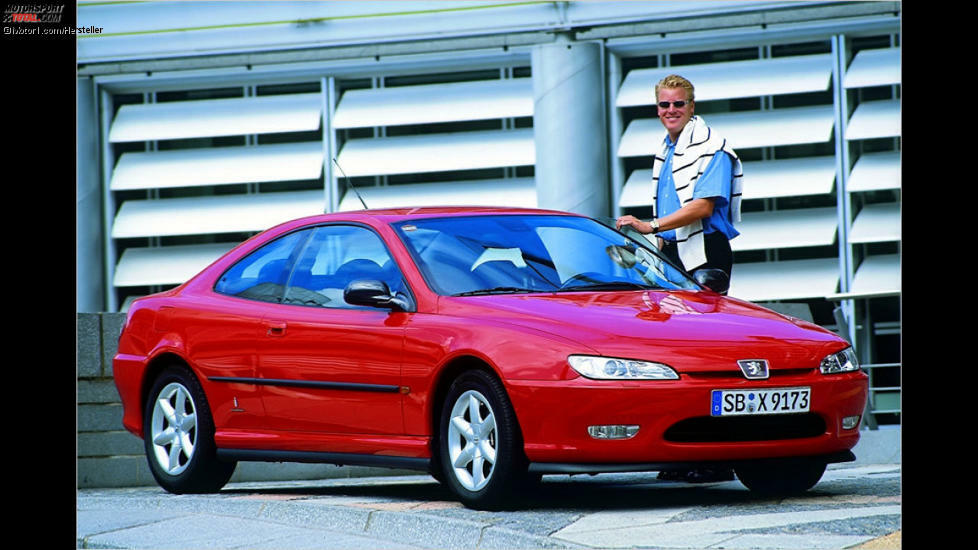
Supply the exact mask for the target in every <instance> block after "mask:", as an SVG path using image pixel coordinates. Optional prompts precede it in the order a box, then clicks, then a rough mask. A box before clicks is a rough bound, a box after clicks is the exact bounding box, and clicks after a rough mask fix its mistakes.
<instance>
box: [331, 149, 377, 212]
mask: <svg viewBox="0 0 978 550" xmlns="http://www.w3.org/2000/svg"><path fill="white" fill-rule="evenodd" d="M333 164H335V165H336V167H337V168H339V169H340V173H341V174H343V177H344V178H346V184H347V186H349V187H350V189H353V192H354V193H356V194H357V198H358V199H360V204H362V205H363V209H364V210H369V208H367V203H365V202H363V197H361V196H360V192H359V191H357V188H356V186H355V185H353V180H351V179H350V178H349V177H348V176H347V175H346V172H344V171H343V167H342V166H340V163H338V162H336V158H335V157H334V158H333Z"/></svg>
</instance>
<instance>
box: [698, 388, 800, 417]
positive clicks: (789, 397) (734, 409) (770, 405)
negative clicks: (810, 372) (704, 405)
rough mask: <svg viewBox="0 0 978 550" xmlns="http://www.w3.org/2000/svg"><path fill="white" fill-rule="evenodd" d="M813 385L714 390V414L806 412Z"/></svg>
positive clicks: (712, 400)
mask: <svg viewBox="0 0 978 550" xmlns="http://www.w3.org/2000/svg"><path fill="white" fill-rule="evenodd" d="M811 396H812V389H811V388H807V387H806V388H771V389H763V390H713V394H712V396H711V400H710V415H711V416H737V415H745V414H788V413H798V412H807V411H808V409H809V407H810V406H811Z"/></svg>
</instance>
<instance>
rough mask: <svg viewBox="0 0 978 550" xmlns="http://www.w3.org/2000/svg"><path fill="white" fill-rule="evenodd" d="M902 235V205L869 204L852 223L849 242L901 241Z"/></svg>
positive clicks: (896, 203) (891, 203) (894, 203)
mask: <svg viewBox="0 0 978 550" xmlns="http://www.w3.org/2000/svg"><path fill="white" fill-rule="evenodd" d="M900 235H901V230H900V203H898V202H890V203H877V204H867V205H866V206H864V207H863V209H862V210H860V211H859V214H857V215H856V219H855V221H853V222H852V232H851V233H850V234H849V241H850V242H852V243H878V242H887V241H899V240H900Z"/></svg>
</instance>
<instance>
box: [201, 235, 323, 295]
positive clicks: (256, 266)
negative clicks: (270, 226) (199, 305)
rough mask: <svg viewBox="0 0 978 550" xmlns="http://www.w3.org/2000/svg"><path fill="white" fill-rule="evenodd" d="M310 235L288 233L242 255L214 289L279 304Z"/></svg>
mask: <svg viewBox="0 0 978 550" xmlns="http://www.w3.org/2000/svg"><path fill="white" fill-rule="evenodd" d="M311 233H312V230H305V231H298V232H295V233H290V234H288V235H286V236H284V237H282V238H279V239H276V240H274V241H272V242H270V243H268V244H266V245H265V246H263V247H261V248H259V249H258V250H256V251H254V252H252V253H251V254H249V255H247V256H245V257H244V258H243V259H241V260H240V261H238V263H236V264H234V265H233V266H232V267H231V268H230V269H228V270H227V271H226V272H224V275H222V276H221V278H220V279H218V281H217V284H216V285H215V286H214V290H215V291H216V292H220V293H221V294H229V295H231V296H239V297H241V298H248V299H251V300H259V301H262V302H275V303H278V302H280V301H281V299H282V294H283V292H284V291H285V284H286V282H287V280H288V276H289V270H290V268H291V266H292V263H293V261H294V260H295V258H296V256H297V255H298V254H299V252H300V251H301V249H302V244H303V242H305V241H306V239H308V237H309V235H310V234H311Z"/></svg>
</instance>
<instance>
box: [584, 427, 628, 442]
mask: <svg viewBox="0 0 978 550" xmlns="http://www.w3.org/2000/svg"><path fill="white" fill-rule="evenodd" d="M587 433H589V434H591V437H593V438H594V439H631V438H633V437H635V434H637V433H638V426H626V425H624V424H611V425H608V426H588V427H587Z"/></svg>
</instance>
